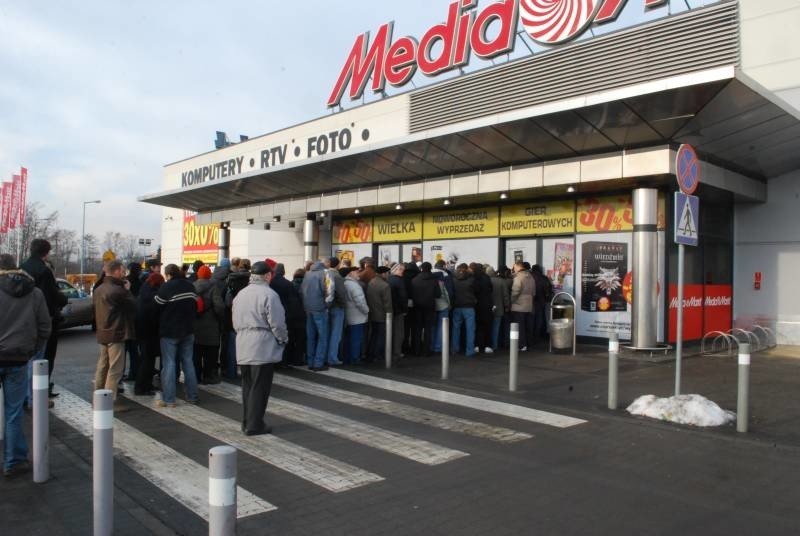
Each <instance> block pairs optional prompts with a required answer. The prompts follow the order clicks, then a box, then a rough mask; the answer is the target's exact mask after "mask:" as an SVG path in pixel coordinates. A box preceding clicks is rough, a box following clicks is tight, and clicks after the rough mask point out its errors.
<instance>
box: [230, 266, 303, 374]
mask: <svg viewBox="0 0 800 536" xmlns="http://www.w3.org/2000/svg"><path fill="white" fill-rule="evenodd" d="M233 329H235V330H236V362H237V363H238V364H239V365H264V364H268V363H279V362H280V361H281V359H282V358H283V347H284V346H285V345H286V343H287V342H288V341H289V331H288V329H287V328H286V314H285V311H284V310H283V305H281V299H280V297H279V296H278V293H277V292H275V291H274V290H272V289H271V288H270V286H269V284H268V283H267V282H266V281H264V279H263V278H261V277H260V276H253V277H252V279H251V281H250V284H249V285H247V287H245V288H243V289H242V290H241V292H239V294H237V295H236V298H234V300H233Z"/></svg>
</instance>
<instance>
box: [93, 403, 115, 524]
mask: <svg viewBox="0 0 800 536" xmlns="http://www.w3.org/2000/svg"><path fill="white" fill-rule="evenodd" d="M92 492H93V494H94V499H93V504H94V536H110V535H111V534H112V533H113V532H114V393H113V392H111V390H110V389H99V390H97V391H95V392H94V437H93V439H92Z"/></svg>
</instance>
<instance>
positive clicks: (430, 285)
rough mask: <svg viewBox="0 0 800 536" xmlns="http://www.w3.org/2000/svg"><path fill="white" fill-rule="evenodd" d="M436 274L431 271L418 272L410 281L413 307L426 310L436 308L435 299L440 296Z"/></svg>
mask: <svg viewBox="0 0 800 536" xmlns="http://www.w3.org/2000/svg"><path fill="white" fill-rule="evenodd" d="M437 275H438V274H434V273H432V272H420V273H419V275H418V276H417V277H415V278H414V279H413V280H412V281H411V299H412V300H414V307H419V308H420V309H426V310H436V309H437V307H436V300H437V298H441V297H442V291H441V289H440V288H439V278H438V277H437Z"/></svg>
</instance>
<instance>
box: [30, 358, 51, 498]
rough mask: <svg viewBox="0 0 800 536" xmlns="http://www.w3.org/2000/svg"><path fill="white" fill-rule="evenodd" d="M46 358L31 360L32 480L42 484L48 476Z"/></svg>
mask: <svg viewBox="0 0 800 536" xmlns="http://www.w3.org/2000/svg"><path fill="white" fill-rule="evenodd" d="M47 367H48V365H47V360H46V359H38V360H36V361H34V362H33V481H34V482H36V483H37V484H43V483H44V482H47V481H48V479H49V478H50V422H49V419H50V416H49V414H48V410H47V406H48V403H49V399H48V397H47V393H48V387H49V385H50V384H49V381H48V378H47Z"/></svg>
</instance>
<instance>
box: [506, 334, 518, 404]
mask: <svg viewBox="0 0 800 536" xmlns="http://www.w3.org/2000/svg"><path fill="white" fill-rule="evenodd" d="M509 342H510V345H509V346H510V348H509V353H508V357H509V367H508V390H509V391H512V392H513V391H516V390H517V373H518V368H519V324H518V323H517V322H512V323H511V332H510V333H509Z"/></svg>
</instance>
